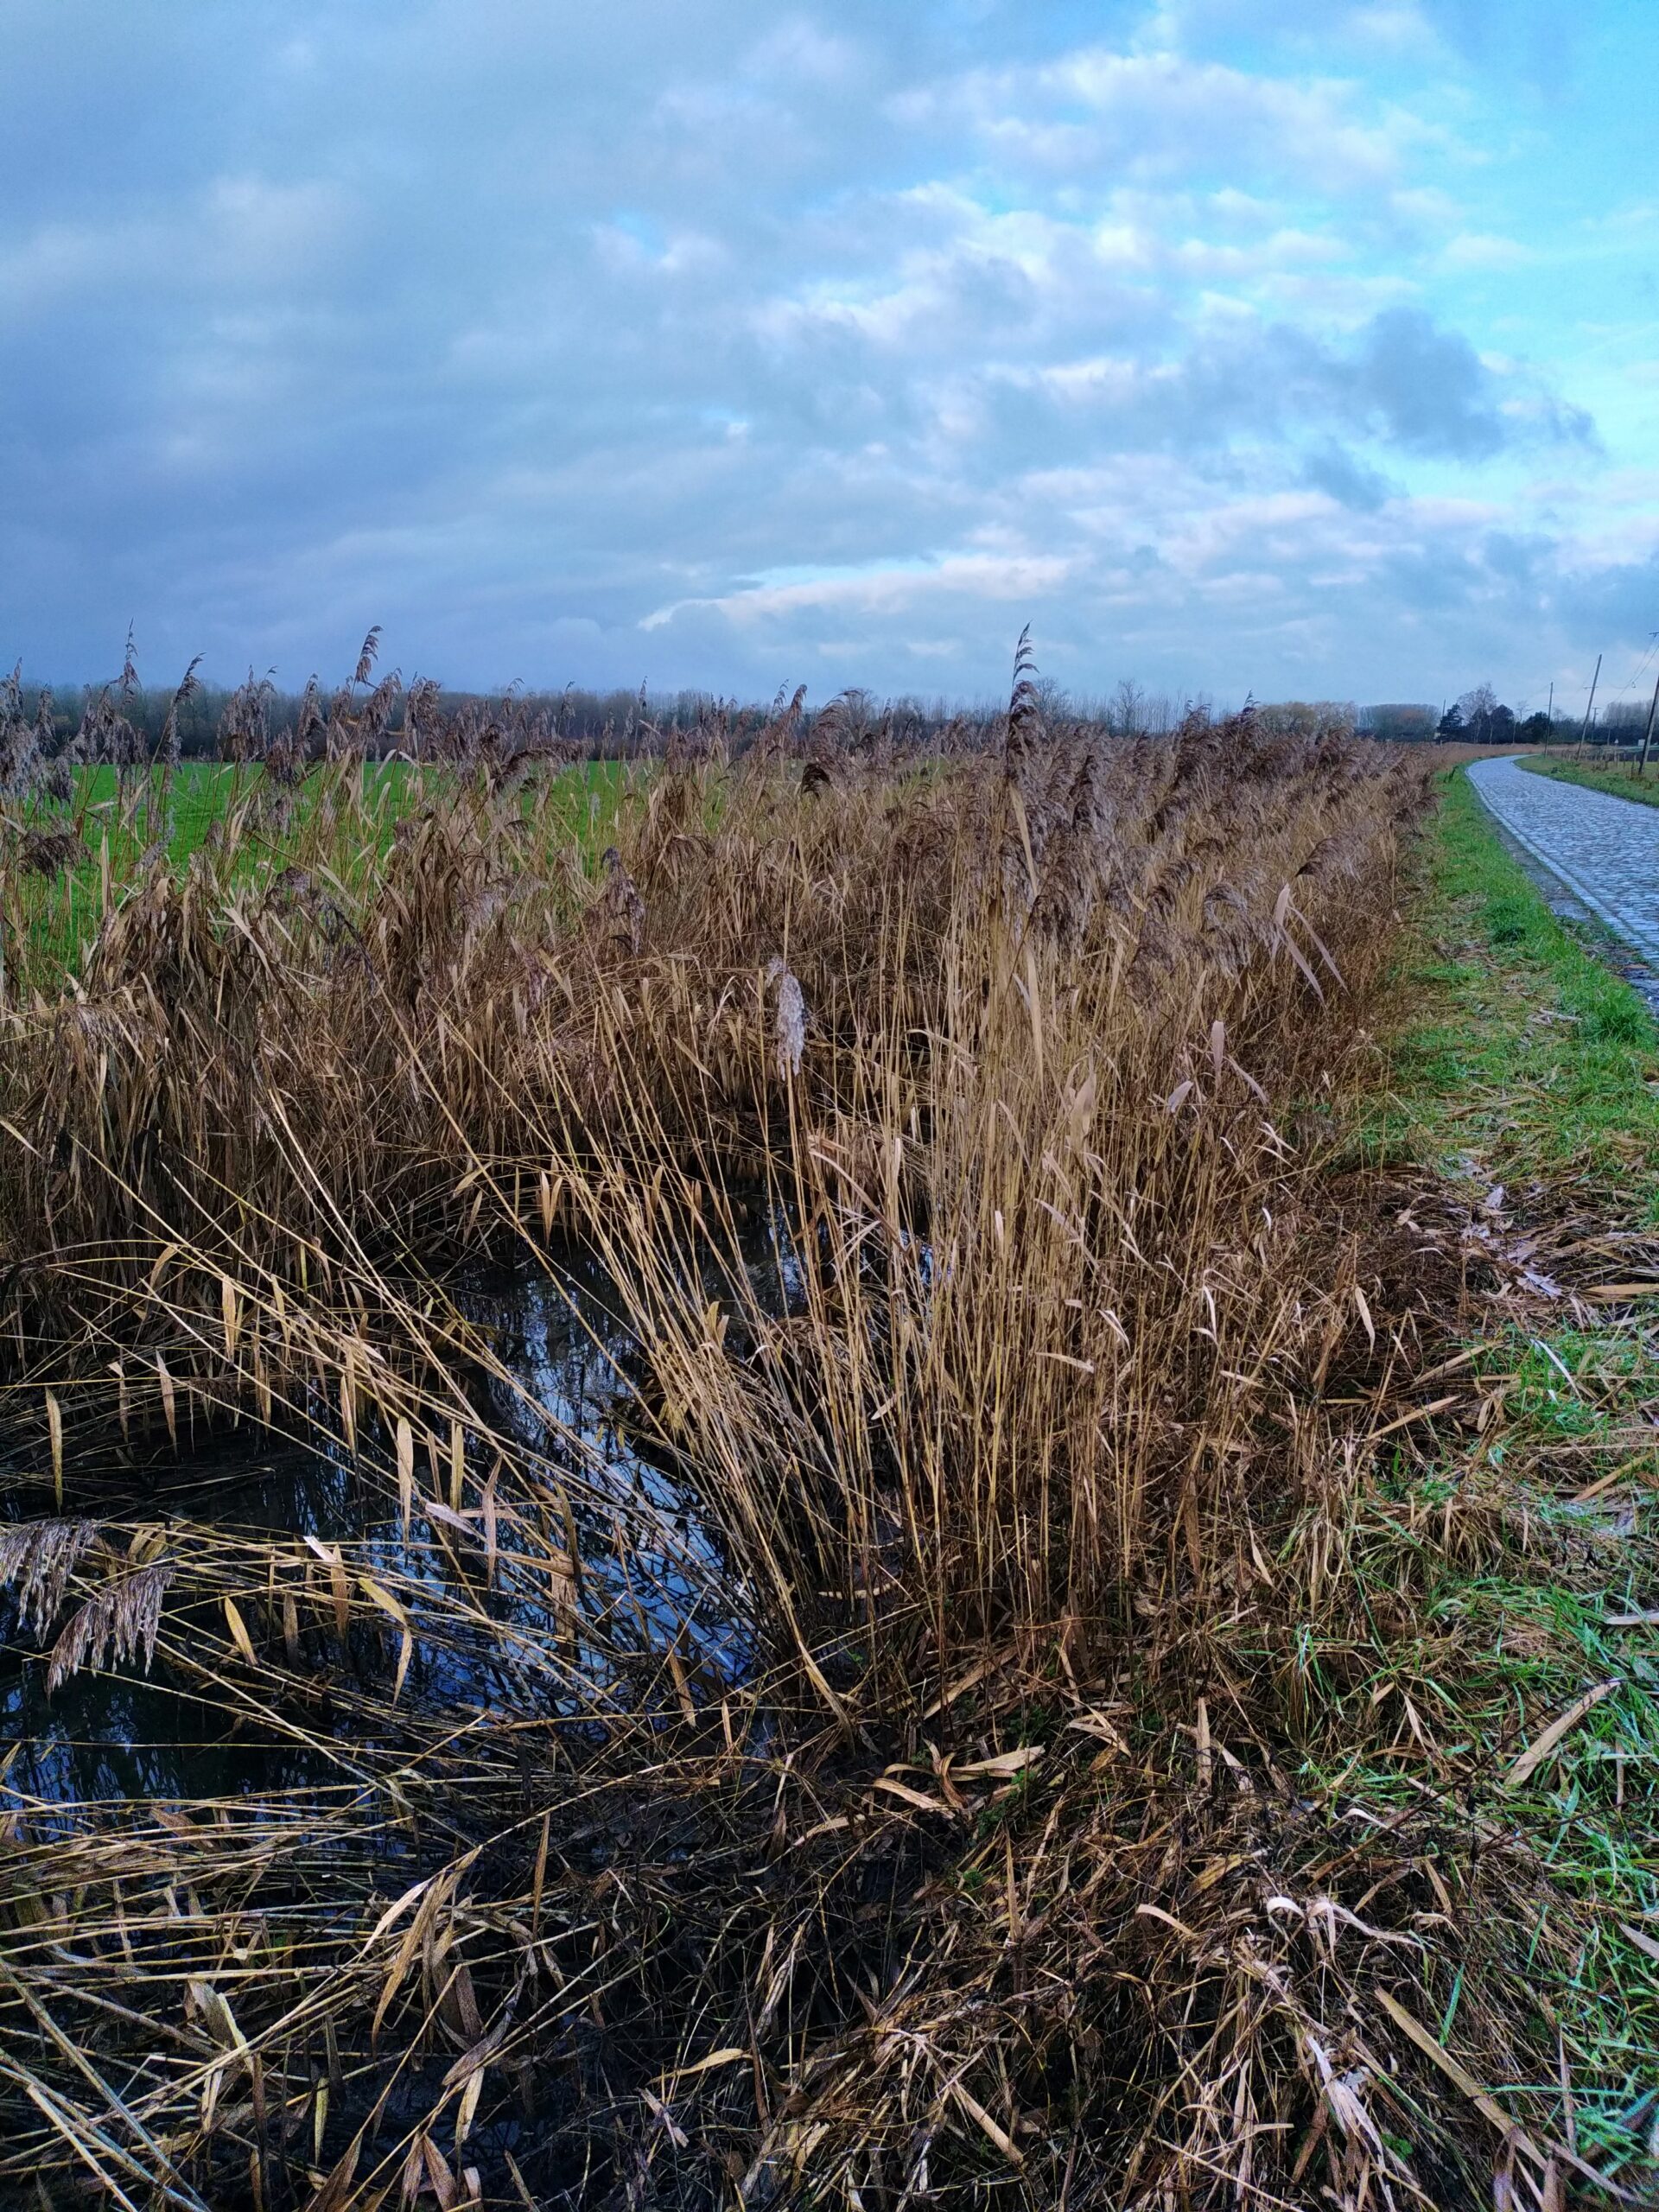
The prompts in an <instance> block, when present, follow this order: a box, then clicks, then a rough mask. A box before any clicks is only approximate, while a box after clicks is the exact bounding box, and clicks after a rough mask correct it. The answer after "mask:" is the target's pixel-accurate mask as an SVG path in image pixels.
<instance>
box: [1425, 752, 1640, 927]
mask: <svg viewBox="0 0 1659 2212" xmlns="http://www.w3.org/2000/svg"><path fill="white" fill-rule="evenodd" d="M1467 773H1468V777H1469V780H1470V782H1471V784H1473V785H1474V787H1475V789H1476V790H1477V791H1478V792H1479V793H1480V796H1481V798H1482V799H1483V800H1484V803H1485V804H1486V806H1487V807H1488V808H1489V809H1490V810H1491V812H1492V813H1493V814H1494V815H1495V816H1496V817H1497V819H1498V821H1500V822H1501V823H1503V827H1504V828H1505V829H1507V830H1508V831H1509V833H1510V836H1512V837H1513V838H1515V839H1516V842H1517V843H1519V844H1521V845H1523V846H1524V847H1525V848H1526V849H1527V851H1528V852H1529V853H1530V854H1531V855H1532V856H1533V858H1534V859H1535V860H1537V861H1541V862H1542V863H1543V865H1544V866H1545V867H1546V868H1548V869H1549V870H1550V872H1551V873H1552V874H1554V875H1557V876H1559V877H1560V880H1561V881H1562V882H1563V883H1564V884H1566V886H1567V888H1568V890H1569V891H1571V892H1573V893H1575V894H1576V896H1577V897H1578V898H1580V899H1582V900H1583V902H1584V904H1585V905H1586V906H1588V907H1589V908H1590V910H1591V912H1592V913H1595V914H1599V916H1600V918H1601V919H1602V920H1603V921H1604V922H1605V923H1606V925H1607V926H1608V928H1609V929H1611V930H1613V931H1617V933H1618V935H1619V936H1620V937H1622V938H1624V939H1625V940H1626V942H1627V943H1629V944H1634V945H1636V946H1637V948H1638V949H1639V950H1641V951H1642V952H1643V953H1645V954H1646V955H1647V957H1649V960H1652V961H1655V962H1659V806H1645V805H1643V804H1641V803H1640V802H1639V801H1637V800H1635V799H1628V798H1608V796H1607V794H1606V793H1605V791H1586V789H1585V788H1584V786H1583V785H1581V784H1562V783H1557V782H1556V781H1555V780H1554V778H1553V777H1549V776H1535V775H1534V774H1533V773H1532V772H1530V770H1529V769H1526V768H1522V767H1521V766H1519V765H1518V764H1517V763H1516V761H1515V760H1513V759H1510V760H1473V761H1471V763H1470V764H1469V767H1468V770H1467Z"/></svg>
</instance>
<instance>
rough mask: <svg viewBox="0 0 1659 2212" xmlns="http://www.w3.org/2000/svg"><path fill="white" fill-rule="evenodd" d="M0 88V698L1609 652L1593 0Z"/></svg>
mask: <svg viewBox="0 0 1659 2212" xmlns="http://www.w3.org/2000/svg"><path fill="white" fill-rule="evenodd" d="M0 82H3V83H4V85H5V87H6V106H7V120H6V124H5V132H4V147H5V153H4V160H3V166H0V655H3V657H4V658H5V660H6V661H7V663H8V664H10V660H11V659H12V658H16V656H17V655H19V654H21V655H22V658H23V661H24V664H25V666H26V668H27V669H29V671H33V672H35V673H36V674H39V675H41V676H44V677H49V678H54V679H58V680H71V679H79V678H84V677H89V676H94V675H99V674H102V673H104V672H105V671H107V670H108V669H109V668H110V667H111V665H112V664H114V663H115V662H116V661H117V660H118V657H119V651H120V645H121V640H122V638H123V636H124V632H125V629H126V626H127V624H128V622H129V620H130V621H132V622H133V624H134V625H135V626H136V631H137V639H138V645H139V649H140V654H141V660H142V664H143V668H144V671H145V672H146V674H147V675H149V676H151V677H154V678H155V679H156V680H157V681H160V680H163V679H164V678H167V677H171V676H172V675H173V673H174V672H175V669H176V668H177V667H180V666H181V665H182V664H183V663H184V662H185V661H186V660H187V659H188V658H189V657H190V656H191V655H192V654H193V653H195V652H201V653H203V654H205V656H206V661H207V667H208V669H209V670H210V671H212V672H213V673H215V674H218V675H223V676H233V675H235V674H237V673H239V672H240V671H242V670H244V669H245V667H246V666H247V665H248V664H249V663H250V661H251V662H253V663H254V664H257V666H258V667H259V668H261V669H264V668H266V667H275V668H276V670H277V673H278V675H279V677H281V678H282V679H283V680H284V681H285V682H289V683H301V682H302V681H303V680H304V678H305V677H306V676H307V675H308V673H309V672H310V671H312V670H313V669H314V668H315V669H319V670H321V672H322V673H323V675H324V677H325V678H327V677H332V676H334V675H336V674H337V673H339V672H340V671H341V670H342V668H343V667H345V666H346V665H347V664H349V662H350V661H351V659H352V658H353V656H354V654H355V651H356V646H357V642H358V640H359V639H360V637H361V635H362V633H363V632H364V630H365V628H366V627H367V626H368V625H369V623H371V622H373V621H378V622H380V623H381V624H383V625H384V626H385V654H386V660H387V664H391V663H397V664H400V665H401V666H402V667H403V669H404V672H405V674H406V675H410V674H413V673H414V672H416V671H417V670H418V671H421V672H423V673H431V674H435V675H437V676H439V677H442V678H443V679H444V680H446V681H448V682H451V683H467V684H493V683H505V682H507V681H509V680H511V679H512V678H515V677H518V678H522V679H524V681H526V682H528V683H531V684H533V685H543V684H556V683H563V682H565V681H567V680H572V681H575V682H578V683H602V684H609V683H628V684H632V683H639V681H640V680H641V679H645V680H647V681H649V682H650V683H652V685H653V687H663V688H671V687H674V686H677V685H679V684H682V683H685V684H697V685H703V686H708V687H710V688H714V689H717V690H724V691H728V692H738V693H741V694H744V695H756V694H763V693H765V694H769V693H770V692H771V691H772V690H773V689H774V688H775V687H776V686H777V685H778V684H779V683H791V684H793V683H796V682H798V681H804V682H805V683H807V684H808V685H809V687H810V695H811V696H817V697H819V698H823V697H824V696H829V694H831V693H833V692H835V691H836V690H839V689H841V688H842V686H843V685H845V684H849V683H864V684H867V685H869V686H871V687H873V688H874V689H876V690H880V691H919V692H922V693H925V694H928V695H932V694H936V693H940V692H944V693H947V694H952V695H957V696H979V695H985V694H988V693H992V692H994V691H995V690H999V689H1001V687H1002V685H1003V684H1004V683H1005V682H1006V677H1007V665H1008V663H1009V660H1010V658H1011V656H1012V651H1013V645H1014V639H1015V638H1016V636H1017V634H1018V632H1019V631H1020V627H1021V626H1022V625H1023V624H1024V623H1026V622H1027V621H1029V622H1030V623H1031V624H1032V626H1033V635H1034V638H1035V640H1036V644H1037V647H1038V652H1039V662H1040V664H1041V665H1042V667H1043V668H1044V670H1045V671H1046V672H1048V673H1050V674H1052V675H1053V676H1054V677H1057V678H1058V680H1059V681H1061V682H1062V683H1065V684H1067V685H1069V686H1071V687H1073V688H1076V689H1077V690H1084V691H1089V690H1107V689H1109V687H1110V686H1111V685H1112V684H1113V683H1115V682H1116V680H1117V679H1118V678H1119V677H1124V676H1128V677H1134V678H1135V679H1136V680H1137V681H1139V682H1141V683H1143V684H1146V685H1147V686H1149V687H1151V688H1152V689H1154V690H1169V691H1172V692H1174V693H1176V694H1178V695H1179V694H1182V693H1197V692H1207V693H1209V694H1211V696H1214V697H1216V698H1217V699H1218V700H1220V701H1223V702H1227V701H1236V700H1237V699H1240V698H1242V697H1243V695H1244V693H1245V692H1246V691H1247V690H1253V691H1254V692H1255V694H1256V696H1258V697H1284V696H1338V697H1357V698H1360V699H1378V698H1426V699H1432V700H1434V701H1436V702H1438V700H1439V699H1440V697H1441V696H1443V695H1446V694H1452V693H1456V692H1457V691H1459V690H1463V689H1465V688H1466V687H1467V686H1469V685H1470V684H1472V683H1475V682H1477V681H1478V680H1480V679H1482V678H1490V679H1491V680H1492V681H1493V682H1495V683H1497V685H1498V686H1499V688H1500V690H1502V691H1503V693H1504V694H1505V695H1506V696H1509V697H1510V698H1512V699H1514V700H1516V702H1519V703H1522V704H1528V705H1530V704H1538V703H1541V702H1542V701H1543V699H1544V697H1545V696H1546V693H1547V690H1548V685H1549V683H1550V682H1551V681H1552V680H1554V683H1556V685H1557V696H1558V698H1564V699H1567V700H1568V701H1571V700H1572V699H1573V698H1574V697H1575V696H1577V697H1580V698H1581V696H1582V689H1583V686H1584V684H1585V683H1586V682H1587V680H1588V677H1589V672H1590V669H1591V667H1592V664H1593V662H1594V659H1595V656H1596V654H1597V652H1598V651H1605V653H1606V655H1607V666H1606V673H1605V677H1604V685H1605V689H1606V690H1607V692H1608V694H1609V695H1610V696H1620V695H1621V690H1622V688H1623V687H1625V686H1629V685H1631V684H1633V683H1634V682H1635V680H1636V677H1637V671H1639V670H1640V669H1641V667H1642V664H1643V657H1644V656H1645V655H1646V654H1647V652H1648V650H1649V642H1650V636H1651V633H1652V632H1654V631H1655V630H1659V550H1656V549H1659V435H1656V410H1659V169H1656V166H1655V164H1654V162H1653V160H1652V156H1651V152H1650V145H1649V140H1650V135H1651V121H1650V110H1651V100H1652V87H1653V86H1654V85H1655V84H1656V83H1659V8H1656V7H1653V6H1651V5H1649V4H1645V0H1623V3H1622V4H1613V0H1573V5H1571V6H1568V5H1567V4H1566V0H1548V3H1547V0H1365V4H1350V3H1349V0H1317V4H1313V0H1161V4H1160V0H1095V4H1091V5H1088V6H1084V5H1082V4H1077V3H1076V0H1020V4H1014V0H900V3H899V4H895V0H836V4H835V5H834V6H833V7H832V6H829V5H828V4H823V5H803V6H798V7H796V6H790V5H786V4H785V5H779V4H760V0H606V4H605V5H604V6H602V7H594V6H592V5H590V4H584V5H582V6H577V5H575V4H574V0H569V4H567V0H353V4H350V5H334V6H319V5H308V4H306V0H280V4H277V0H234V4H226V0H144V4H143V5H142V6H140V7H134V6H132V5H131V4H130V0H0ZM1649 680H1650V674H1649ZM1632 696H1634V694H1633V693H1632Z"/></svg>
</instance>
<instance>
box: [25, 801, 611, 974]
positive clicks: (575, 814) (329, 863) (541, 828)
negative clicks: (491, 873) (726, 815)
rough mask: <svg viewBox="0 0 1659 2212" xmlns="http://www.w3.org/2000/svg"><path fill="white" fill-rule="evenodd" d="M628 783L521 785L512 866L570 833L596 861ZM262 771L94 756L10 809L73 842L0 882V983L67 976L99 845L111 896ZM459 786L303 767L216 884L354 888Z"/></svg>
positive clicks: (79, 954)
mask: <svg viewBox="0 0 1659 2212" xmlns="http://www.w3.org/2000/svg"><path fill="white" fill-rule="evenodd" d="M354 778H355V779H356V780H355V781H353V779H354ZM637 779H638V772H637V771H632V770H631V769H630V766H629V764H627V763H626V762H623V761H619V760H591V761H583V762H581V763H579V764H577V765H576V766H572V767H569V768H565V769H563V770H560V771H558V772H556V776H555V777H554V779H553V781H552V783H551V785H550V787H549V786H546V785H543V786H542V787H541V788H540V790H539V791H538V790H537V787H536V786H534V785H527V786H526V788H525V791H524V798H523V800H522V805H523V808H524V817H525V820H526V822H527V823H534V824H535V825H536V827H537V840H538V842H537V843H535V844H531V843H528V842H527V843H526V845H525V847H524V853H523V861H524V865H525V866H527V867H535V866H537V864H545V863H547V862H550V861H551V860H552V859H553V857H554V855H555V854H556V851H562V850H565V849H568V848H569V846H570V845H571V844H572V843H575V844H576V845H578V846H580V847H581V848H582V851H583V853H584V855H586V857H587V860H588V865H589V866H590V867H591V866H593V865H594V864H595V862H596V860H597V856H598V855H599V854H600V853H601V851H602V850H603V849H604V847H605V846H606V845H607V844H608V843H610V842H612V841H613V836H614V833H615V826H616V821H617V817H618V812H619V810H620V808H621V807H623V806H624V805H625V804H626V802H627V798H628V795H629V793H630V791H631V790H632V788H633V785H634V783H635V782H636V781H637ZM461 789H462V787H461V785H458V783H457V780H456V778H455V776H454V773H453V772H452V771H450V770H449V769H448V768H444V767H437V766H434V767H422V766H412V765H411V764H410V763H409V762H406V761H385V762H370V763H366V764H365V765H363V766H361V767H360V768H358V769H355V770H353V769H352V768H350V767H346V766H336V767H321V766H320V767H317V768H314V769H313V770H312V771H311V772H310V773H309V774H308V776H307V778H306V779H305V781H304V783H303V784H302V785H300V786H299V787H298V789H297V790H296V791H295V793H294V794H293V803H292V804H291V806H290V808H289V811H288V814H287V817H286V819H285V821H284V823H283V827H282V829H281V830H280V833H274V832H273V831H272V830H271V829H270V828H269V827H268V826H263V825H262V823H260V822H259V821H258V820H254V821H251V822H250V823H245V824H244V828H243V831H242V833H241V836H240V838H239V842H238V849H237V853H236V856H235V859H234V861H232V863H231V865H230V868H229V871H228V880H231V881H232V882H233V883H237V884H240V883H252V882H254V881H255V880H257V879H258V878H259V877H260V876H261V875H269V874H275V873H277V871H279V870H280V869H282V868H285V867H289V866H291V865H302V866H304V867H306V868H309V869H312V870H314V871H318V870H321V872H323V873H324V874H326V875H327V876H332V877H333V878H334V879H335V880H338V881H340V882H343V883H345V884H346V885H347V886H349V887H360V886H362V885H363V884H364V883H365V880H367V879H368V878H369V877H370V876H372V874H373V872H374V871H375V869H376V868H377V867H378V863H379V861H380V858H381V856H382V855H384V854H385V850H386V849H387V847H388V846H389V845H390V843H391V839H392V836H394V834H395V832H396V830H397V824H398V823H399V822H400V821H402V820H404V819H405V818H406V817H409V816H410V815H412V814H415V813H416V812H418V811H419V810H421V809H422V808H423V807H429V806H442V805H444V804H452V803H455V802H456V801H457V800H458V799H459V798H460V797H461ZM263 790H264V770H263V769H262V768H260V767H257V766H230V765H227V764H226V763H223V762H220V761H187V762H185V763H183V764H182V765H181V766H180V767H179V768H178V769H177V770H176V771H175V773H174V776H173V779H172V782H171V785H170V788H169V786H168V782H167V779H166V778H165V777H164V776H163V773H162V771H161V770H160V769H159V768H150V769H141V770H130V769H129V770H118V769H116V768H113V767H110V766H97V767H90V768H83V769H81V770H80V771H79V772H78V773H77V776H76V779H75V790H74V795H73V799H72V800H71V802H70V804H68V806H67V807H61V806H59V805H56V804H49V803H45V802H41V801H38V800H37V801H35V802H33V803H31V804H29V806H27V807H25V808H23V809H22V810H15V811H19V812H20V813H21V818H22V821H23V823H25V824H26V825H28V826H32V827H42V828H54V829H55V828H60V827H63V826H65V825H66V824H73V826H75V827H76V828H77V829H79V833H80V836H81V839H82V844H83V852H82V855H81V856H80V857H79V859H78V860H76V861H74V862H73V865H71V866H70V867H68V868H64V869H62V870H61V871H60V872H59V873H58V874H55V875H53V876H49V877H45V878H41V877H36V876H29V875H27V874H22V875H15V876H14V877H13V878H12V880H10V882H4V883H0V901H3V903H0V951H3V953H4V956H5V963H6V965H5V977H6V982H7V984H8V987H9V988H10V989H11V990H12V991H14V992H15V991H16V989H17V988H20V987H22V988H41V989H45V990H47V991H48V992H50V991H54V990H58V989H61V988H63V983H64V979H65V977H66V976H73V975H76V974H79V971H80V969H81V966H82V963H83V962H84V959H85V957H86V949H87V946H88V945H89V944H90V943H91V940H92V937H93V935H94V934H95V933H96V931H97V929H98V925H99V917H100V915H101V913H102V912H103V906H104V896H105V891H104V876H105V859H104V847H105V843H106V842H107V845H108V848H109V855H108V874H109V887H110V895H111V898H112V899H116V900H118V899H120V897H121V895H122V894H123V893H124V891H125V890H127V889H128V888H129V887H130V886H131V885H132V884H133V883H134V882H135V881H136V880H137V879H138V876H139V874H140V873H141V871H142V869H143V865H144V862H145V860H146V856H147V855H150V854H151V853H153V852H154V850H155V849H156V847H157V846H158V845H159V844H160V843H161V842H162V840H163V836H165V843H166V850H167V856H168V861H169V862H170V863H171V865H172V866H173V867H174V868H175V869H180V870H181V869H183V868H186V867H187V866H188V863H189V862H190V861H191V860H192V859H193V858H194V856H195V855H198V854H199V853H200V851H201V849H202V848H203V846H204V844H206V843H207V840H208V838H209V837H210V836H211V834H212V832H213V830H214V829H216V828H217V827H218V826H219V824H220V823H224V822H225V821H226V819H227V818H228V817H230V815H231V814H232V810H234V809H236V808H238V806H242V807H246V805H247V804H248V803H249V802H250V801H257V799H258V798H260V797H261V796H262V794H263Z"/></svg>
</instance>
